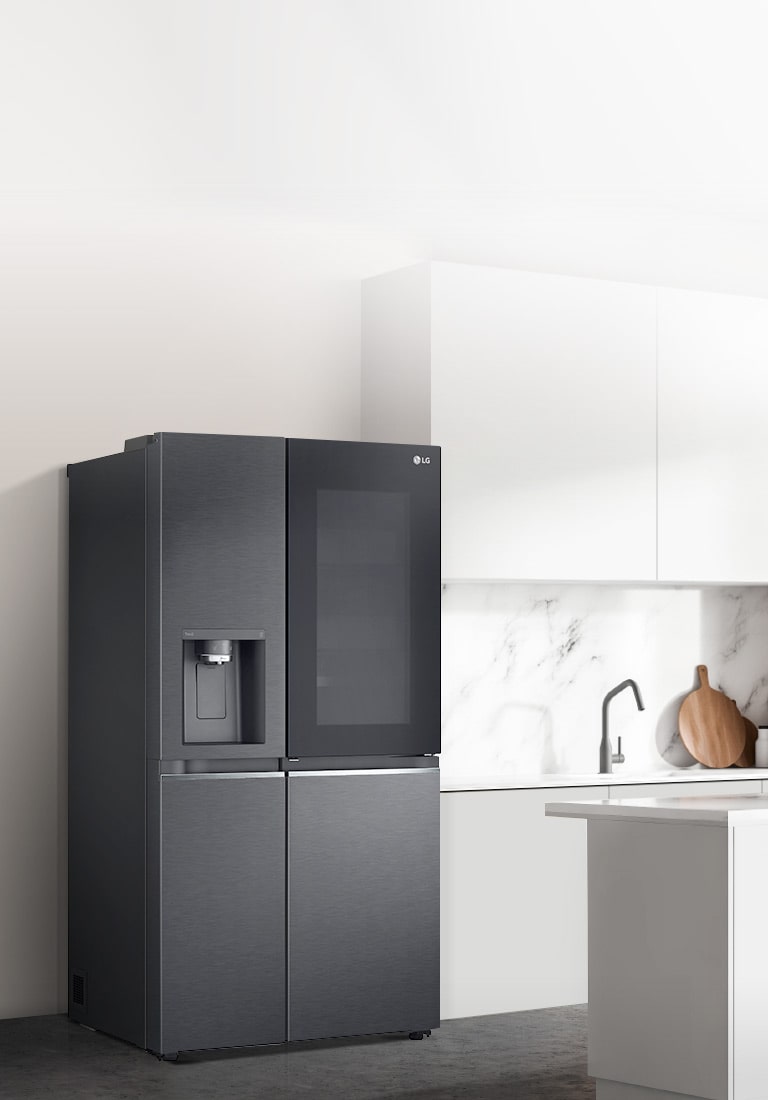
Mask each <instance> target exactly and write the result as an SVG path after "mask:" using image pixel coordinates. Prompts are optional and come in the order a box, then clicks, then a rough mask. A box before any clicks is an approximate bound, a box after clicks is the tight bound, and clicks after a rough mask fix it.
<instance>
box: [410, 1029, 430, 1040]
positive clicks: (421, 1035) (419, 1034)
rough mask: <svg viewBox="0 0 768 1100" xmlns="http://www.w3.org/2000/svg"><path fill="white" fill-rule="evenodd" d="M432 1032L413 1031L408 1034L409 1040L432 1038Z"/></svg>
mask: <svg viewBox="0 0 768 1100" xmlns="http://www.w3.org/2000/svg"><path fill="white" fill-rule="evenodd" d="M431 1034H432V1032H431V1031H430V1030H429V1029H427V1030H426V1031H411V1032H409V1034H408V1038H409V1039H423V1038H424V1036H425V1035H426V1036H430V1035H431Z"/></svg>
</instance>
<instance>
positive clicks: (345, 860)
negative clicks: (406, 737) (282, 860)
mask: <svg viewBox="0 0 768 1100" xmlns="http://www.w3.org/2000/svg"><path fill="white" fill-rule="evenodd" d="M439 787H440V784H439V772H438V770H437V769H436V768H435V769H428V770H413V771H407V772H397V771H367V772H361V773H349V772H342V773H340V772H324V773H317V772H305V773H303V774H301V773H294V774H292V775H291V776H290V777H289V780H288V806H289V813H288V822H289V825H288V836H289V840H288V844H289V861H288V880H289V933H288V935H289V954H288V973H289V978H288V988H289V1001H288V1003H289V1011H288V1020H289V1022H288V1038H289V1039H292V1040H293V1039H315V1038H320V1037H324V1036H336V1035H361V1034H369V1033H376V1032H388V1031H417V1030H423V1029H426V1028H433V1027H437V1026H438V1024H439V1019H440V996H439V913H440V882H439V875H440V872H439Z"/></svg>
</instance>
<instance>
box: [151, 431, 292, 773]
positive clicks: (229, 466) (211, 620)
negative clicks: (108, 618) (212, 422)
mask: <svg viewBox="0 0 768 1100" xmlns="http://www.w3.org/2000/svg"><path fill="white" fill-rule="evenodd" d="M156 439H157V443H156V444H154V445H152V446H151V447H149V448H148V458H147V461H148V466H149V471H150V475H149V480H150V489H149V494H148V496H149V501H150V509H152V508H153V506H154V514H153V515H150V520H149V524H148V552H149V557H150V558H153V560H154V562H155V563H156V570H155V574H156V576H157V584H156V586H155V591H154V592H152V591H150V592H149V594H148V604H149V607H148V626H149V630H150V632H151V630H152V629H153V616H152V609H153V607H155V608H159V611H157V613H156V615H155V618H154V630H155V631H156V635H157V636H156V638H155V642H156V645H155V648H154V652H155V653H156V654H157V657H158V658H159V665H160V668H159V677H158V688H159V698H158V701H157V703H158V706H157V709H158V715H159V719H160V722H159V725H160V728H161V734H160V739H159V740H160V744H159V745H158V746H157V749H158V753H157V755H158V757H160V758H162V759H163V760H185V759H186V760H189V759H198V760H201V759H202V760H216V759H228V758H231V759H237V758H246V757H247V758H267V757H269V758H272V759H274V758H277V757H281V756H284V755H285V440H284V439H281V438H273V437H259V436H256V437H253V436H223V435H193V434H189V435H186V434H176V433H159V434H158V435H157V436H156ZM153 487H154V495H153ZM155 574H153V571H152V568H151V564H150V568H149V570H148V575H149V577H150V580H151V578H152V576H153V575H155ZM150 642H151V639H150ZM150 702H151V701H150ZM150 755H153V753H152V748H151V746H150Z"/></svg>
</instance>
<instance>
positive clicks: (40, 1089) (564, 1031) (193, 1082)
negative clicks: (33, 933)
mask: <svg viewBox="0 0 768 1100" xmlns="http://www.w3.org/2000/svg"><path fill="white" fill-rule="evenodd" d="M594 1095H595V1086H594V1083H593V1082H592V1080H591V1079H590V1078H588V1077H587V1011H586V1005H574V1006H569V1007H567V1008H552V1009H542V1010H540V1011H537V1012H515V1013H508V1014H504V1015H501V1016H481V1017H473V1018H470V1019H466V1020H448V1021H447V1022H446V1023H445V1024H444V1025H443V1026H442V1027H441V1028H440V1030H439V1031H434V1032H433V1033H432V1037H431V1038H429V1039H424V1040H423V1041H421V1042H414V1041H411V1040H409V1039H408V1038H407V1037H405V1038H401V1037H399V1036H385V1037H383V1038H371V1039H351V1040H325V1041H322V1042H313V1043H294V1044H292V1045H290V1046H281V1047H262V1048H259V1049H257V1050H247V1051H246V1050H238V1051H229V1052H226V1053H225V1052H223V1051H222V1052H210V1053H207V1054H204V1055H203V1054H196V1055H192V1054H186V1055H182V1058H181V1059H180V1061H179V1062H178V1063H177V1064H171V1063H167V1062H158V1061H157V1059H155V1058H153V1057H152V1056H151V1055H148V1054H145V1053H144V1052H143V1051H140V1050H137V1049H136V1048H135V1047H132V1046H128V1045H127V1044H126V1043H122V1042H119V1041H118V1040H116V1039H110V1038H108V1037H107V1036H105V1035H99V1034H97V1033H95V1032H92V1031H87V1030H86V1029H85V1028H82V1027H79V1026H78V1025H77V1024H73V1023H71V1022H70V1021H69V1020H68V1019H67V1018H66V1016H33V1017H27V1018H25V1019H21V1020H2V1021H0V1097H2V1098H3V1100H17V1098H18V1100H26V1098H28V1097H51V1098H53V1097H55V1098H56V1100H102V1098H103V1100H107V1098H109V1100H133V1098H134V1097H135V1098H138V1097H141V1098H142V1100H143V1098H145V1097H148V1098H150V1100H151V1098H153V1097H163V1098H165V1097H169V1098H172V1100H203V1098H205V1100H216V1098H218V1097H227V1098H228V1100H240V1098H242V1100H245V1098H247V1100H296V1098H299V1097H303V1096H306V1097H311V1098H312V1100H331V1098H333V1100H346V1098H348V1097H349V1098H356V1097H360V1098H366V1097H371V1098H375V1097H389V1098H390V1100H393V1098H397V1100H502V1098H503V1100H593V1098H594Z"/></svg>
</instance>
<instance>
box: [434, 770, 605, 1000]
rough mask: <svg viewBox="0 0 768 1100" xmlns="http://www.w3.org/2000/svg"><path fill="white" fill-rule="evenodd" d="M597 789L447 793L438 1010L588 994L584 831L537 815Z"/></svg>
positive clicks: (580, 825)
mask: <svg viewBox="0 0 768 1100" xmlns="http://www.w3.org/2000/svg"><path fill="white" fill-rule="evenodd" d="M566 797H567V798H568V799H569V800H575V799H594V798H603V797H605V788H604V787H578V788H577V787H569V788H567V790H564V789H562V788H561V789H559V790H557V791H555V790H552V789H551V788H548V789H545V790H541V789H536V790H505V791H456V792H445V793H443V795H442V796H441V800H440V814H441V829H440V832H441V918H440V921H441V930H442V931H441V945H440V952H441V1016H442V1017H443V1019H455V1018H456V1017H460V1016H485V1015H490V1014H491V1013H494V1012H515V1011H518V1010H520V1009H525V1008H546V1007H549V1006H551V1005H562V1004H578V1003H581V1002H584V1001H586V999H587V949H586V944H587V831H586V827H585V824H584V822H583V821H561V820H555V819H553V818H546V817H545V816H544V806H545V804H546V803H547V802H552V801H555V800H556V799H557V798H562V799H564V798H566Z"/></svg>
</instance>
